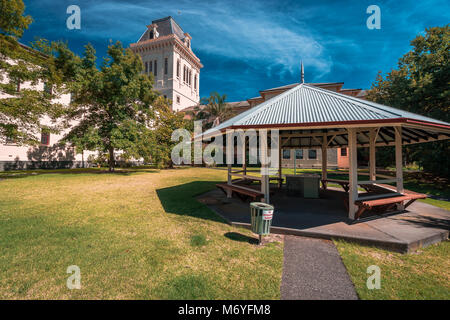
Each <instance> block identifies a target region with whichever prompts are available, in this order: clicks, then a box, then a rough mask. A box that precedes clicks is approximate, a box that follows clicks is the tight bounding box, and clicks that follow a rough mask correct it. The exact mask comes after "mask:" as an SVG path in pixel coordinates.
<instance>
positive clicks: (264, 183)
mask: <svg viewBox="0 0 450 320" xmlns="http://www.w3.org/2000/svg"><path fill="white" fill-rule="evenodd" d="M259 143H260V148H259V149H260V152H261V154H260V162H261V171H262V172H261V178H262V180H261V192H262V193H264V199H263V202H265V203H267V204H269V203H270V202H269V201H270V184H269V167H268V155H267V149H268V148H267V130H265V129H263V130H260V131H259Z"/></svg>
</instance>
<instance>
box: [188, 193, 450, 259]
mask: <svg viewBox="0 0 450 320" xmlns="http://www.w3.org/2000/svg"><path fill="white" fill-rule="evenodd" d="M345 196H346V195H345V193H344V192H341V191H338V190H327V191H321V194H320V199H304V198H298V197H291V196H288V195H286V194H285V193H284V192H278V193H276V194H275V195H274V196H272V197H271V202H272V204H273V205H274V206H275V213H274V218H273V221H272V228H271V232H272V233H279V234H291V235H297V236H306V237H314V238H322V239H332V238H335V239H344V240H348V241H356V242H359V243H362V244H368V245H375V246H378V247H382V248H385V249H390V250H394V251H398V252H404V253H406V252H411V251H414V250H417V249H418V248H420V247H425V246H427V245H430V244H433V243H436V242H439V241H442V240H446V239H448V236H449V230H450V211H447V210H445V209H441V208H437V207H434V206H431V205H428V204H425V203H422V202H418V201H416V202H415V203H414V204H412V205H411V206H409V207H408V210H407V211H405V212H403V213H397V214H393V215H384V216H373V217H369V218H366V219H362V220H361V221H360V222H357V223H352V221H351V220H350V219H348V217H347V212H346V209H345V206H344V202H343V199H344V197H345ZM197 199H198V200H199V201H200V202H202V203H204V204H206V205H207V206H208V207H210V208H211V209H212V210H214V211H215V212H217V213H218V214H219V215H221V216H222V217H223V218H224V219H226V220H227V221H228V222H230V223H231V224H234V225H239V226H243V227H247V228H249V227H250V209H249V202H243V201H241V200H239V199H236V198H231V199H227V198H226V196H225V195H224V194H223V192H221V191H220V190H212V191H210V192H208V193H205V194H203V195H201V196H199V197H198V198H197Z"/></svg>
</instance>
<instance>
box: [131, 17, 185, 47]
mask: <svg viewBox="0 0 450 320" xmlns="http://www.w3.org/2000/svg"><path fill="white" fill-rule="evenodd" d="M153 25H154V26H156V31H157V32H158V34H159V37H164V36H168V35H171V34H174V35H176V36H177V37H178V38H179V39H180V40H183V39H184V38H185V37H186V35H185V33H184V31H183V29H182V28H181V27H180V26H179V25H178V23H177V22H176V21H175V20H174V19H173V18H172V17H171V16H168V17H165V18H162V19H158V20H153V21H152V24H151V26H153ZM149 32H150V30H149V29H147V30H146V31H145V32H144V34H143V35H142V36H141V37H140V38H139V40H138V42H140V41H145V40H147V39H148V38H149V37H148V34H149Z"/></svg>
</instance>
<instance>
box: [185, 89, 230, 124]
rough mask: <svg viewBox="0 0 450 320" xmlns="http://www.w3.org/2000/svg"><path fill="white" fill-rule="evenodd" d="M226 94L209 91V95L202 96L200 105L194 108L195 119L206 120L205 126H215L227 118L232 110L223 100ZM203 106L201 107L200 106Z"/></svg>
mask: <svg viewBox="0 0 450 320" xmlns="http://www.w3.org/2000/svg"><path fill="white" fill-rule="evenodd" d="M226 99H227V95H225V94H224V95H220V94H219V93H217V92H215V91H214V92H211V94H210V96H209V97H205V98H202V99H201V101H200V105H199V106H196V107H195V109H194V112H195V117H196V118H197V119H202V120H206V124H205V125H206V126H207V127H211V126H212V127H215V126H217V125H218V124H219V123H221V122H224V121H226V120H228V119H229V118H230V117H231V116H232V115H233V110H232V108H231V107H230V105H229V104H227V103H226V102H225V100H226ZM202 106H203V107H202Z"/></svg>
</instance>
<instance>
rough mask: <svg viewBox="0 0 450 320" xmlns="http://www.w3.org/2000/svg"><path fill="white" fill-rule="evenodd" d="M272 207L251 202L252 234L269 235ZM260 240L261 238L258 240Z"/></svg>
mask: <svg viewBox="0 0 450 320" xmlns="http://www.w3.org/2000/svg"><path fill="white" fill-rule="evenodd" d="M273 210H274V208H273V206H271V205H270V204H267V203H263V202H251V203H250V213H251V218H252V219H251V220H252V232H254V233H256V234H258V235H260V236H262V235H267V234H269V233H270V226H271V225H272V218H273ZM260 239H261V238H260Z"/></svg>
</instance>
